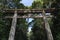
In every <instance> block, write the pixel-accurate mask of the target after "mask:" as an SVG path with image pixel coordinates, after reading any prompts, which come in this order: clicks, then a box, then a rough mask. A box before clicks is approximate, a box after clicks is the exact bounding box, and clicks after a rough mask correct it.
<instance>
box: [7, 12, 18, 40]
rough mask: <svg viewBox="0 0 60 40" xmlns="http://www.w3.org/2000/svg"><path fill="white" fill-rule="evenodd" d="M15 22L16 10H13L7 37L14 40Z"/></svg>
mask: <svg viewBox="0 0 60 40" xmlns="http://www.w3.org/2000/svg"><path fill="white" fill-rule="evenodd" d="M16 23H17V11H15V13H14V16H13V20H12V25H11V30H10V34H9V39H8V40H14V36H15V29H16Z"/></svg>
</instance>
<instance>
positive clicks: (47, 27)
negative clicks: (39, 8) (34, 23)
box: [42, 10, 53, 40]
mask: <svg viewBox="0 0 60 40" xmlns="http://www.w3.org/2000/svg"><path fill="white" fill-rule="evenodd" d="M42 14H43V20H44V24H45V30H46V32H47V38H48V40H53V36H52V32H51V29H50V26H49V23H48V20H47V18H46V16H45V14H46V13H45V11H44V10H43V13H42Z"/></svg>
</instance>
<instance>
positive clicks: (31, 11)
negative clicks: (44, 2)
mask: <svg viewBox="0 0 60 40" xmlns="http://www.w3.org/2000/svg"><path fill="white" fill-rule="evenodd" d="M15 10H17V13H41V12H42V11H43V10H44V11H46V12H49V13H50V12H51V11H53V10H55V8H49V9H46V8H44V9H4V11H5V13H7V12H9V13H14V11H15Z"/></svg>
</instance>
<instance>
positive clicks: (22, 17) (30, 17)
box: [5, 15, 53, 18]
mask: <svg viewBox="0 0 60 40" xmlns="http://www.w3.org/2000/svg"><path fill="white" fill-rule="evenodd" d="M46 17H47V18H51V17H53V16H52V15H50V16H46ZM5 18H13V16H5ZM17 18H43V16H17Z"/></svg>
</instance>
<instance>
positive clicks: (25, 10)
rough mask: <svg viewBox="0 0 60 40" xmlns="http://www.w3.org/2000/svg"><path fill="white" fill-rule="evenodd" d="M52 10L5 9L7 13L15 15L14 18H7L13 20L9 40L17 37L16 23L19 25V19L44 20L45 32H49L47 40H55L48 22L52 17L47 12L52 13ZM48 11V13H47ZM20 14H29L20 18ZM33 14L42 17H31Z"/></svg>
mask: <svg viewBox="0 0 60 40" xmlns="http://www.w3.org/2000/svg"><path fill="white" fill-rule="evenodd" d="M52 9H53V10H54V8H50V9H4V11H5V13H8V12H9V13H14V16H5V18H12V19H13V20H12V25H11V30H10V33H9V38H8V40H14V36H15V29H16V23H17V18H43V20H44V24H45V30H46V32H47V38H48V40H53V36H52V32H51V29H50V26H49V23H48V21H47V17H52V16H46V15H45V14H46V12H49V13H50V12H51V11H52ZM47 10H48V11H47ZM18 13H20V14H21V13H28V16H18V15H17V14H18ZM32 13H42V16H31V15H30V14H32Z"/></svg>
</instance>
